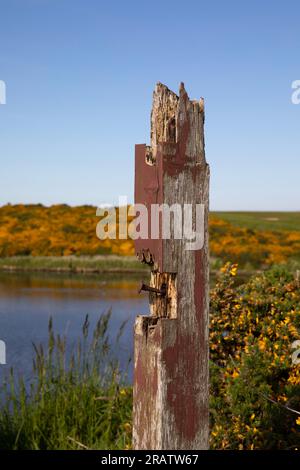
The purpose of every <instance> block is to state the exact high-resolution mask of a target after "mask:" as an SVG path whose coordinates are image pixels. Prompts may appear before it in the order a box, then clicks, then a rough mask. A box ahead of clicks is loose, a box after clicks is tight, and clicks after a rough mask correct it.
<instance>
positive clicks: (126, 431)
mask: <svg viewBox="0 0 300 470" xmlns="http://www.w3.org/2000/svg"><path fill="white" fill-rule="evenodd" d="M109 319H110V313H108V314H106V315H103V316H102V317H101V318H100V319H99V321H98V323H97V325H96V327H95V330H94V332H93V334H92V335H90V334H89V321H88V318H86V320H85V323H84V325H83V328H82V336H81V338H80V339H79V340H78V344H77V346H76V348H73V349H72V350H71V351H70V348H69V347H68V346H70V345H68V344H67V339H66V338H65V337H60V336H59V335H55V334H54V331H53V327H52V322H51V321H50V323H49V340H48V347H47V348H46V349H45V348H43V346H41V345H40V346H34V366H33V371H32V376H31V379H30V383H29V384H28V383H27V384H26V387H25V382H24V379H20V380H18V379H16V377H15V375H14V373H13V371H12V372H11V375H10V378H9V380H8V382H7V383H6V384H5V385H4V386H3V387H2V390H1V398H2V401H1V405H0V448H1V450H5V449H13V450H26V449H33V450H39V449H45V450H53V449H57V450H63V449H125V448H126V447H128V446H130V443H131V409H132V390H131V387H128V386H126V385H124V384H125V383H126V382H125V378H124V377H123V378H122V376H121V374H120V370H119V366H118V364H117V362H116V361H115V360H113V359H112V356H111V348H110V344H109V339H108V333H107V332H108V324H109ZM123 328H124V324H123V325H122V326H121V327H120V334H119V337H120V336H121V334H122V331H123ZM119 337H118V338H119ZM117 341H118V339H117Z"/></svg>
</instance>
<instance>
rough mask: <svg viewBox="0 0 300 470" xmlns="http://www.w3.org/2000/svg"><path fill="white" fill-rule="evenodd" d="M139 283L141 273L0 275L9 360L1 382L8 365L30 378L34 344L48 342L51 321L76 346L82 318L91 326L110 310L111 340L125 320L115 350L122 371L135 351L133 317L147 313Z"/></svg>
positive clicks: (1, 331) (0, 327)
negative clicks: (87, 316)
mask: <svg viewBox="0 0 300 470" xmlns="http://www.w3.org/2000/svg"><path fill="white" fill-rule="evenodd" d="M140 280H141V277H140V275H139V276H138V277H135V276H132V275H130V276H129V275H127V274H126V275H123V276H120V275H118V276H117V275H107V274H105V276H99V275H97V276H96V275H94V276H93V275H88V276H87V275H74V276H68V275H61V274H40V273H39V274H31V273H30V274H29V273H26V274H25V273H0V339H1V340H3V341H5V343H6V359H7V365H6V366H3V365H1V366H0V378H1V380H3V376H4V374H5V372H7V371H8V370H9V369H10V368H11V367H13V368H14V369H15V370H16V371H17V372H18V373H23V374H24V375H25V377H27V378H29V377H30V372H31V365H32V358H33V347H32V343H33V342H34V343H44V344H46V343H47V339H48V321H49V318H50V317H52V318H53V323H54V329H55V331H56V332H57V333H60V334H66V335H67V338H68V342H70V343H73V344H74V343H75V342H76V340H77V338H78V337H79V336H80V334H81V327H82V324H83V322H84V319H85V316H86V314H89V318H90V324H91V328H93V326H94V325H95V323H96V321H97V320H98V318H99V316H100V315H101V313H103V312H106V311H108V310H109V309H110V308H111V309H112V317H111V321H110V336H111V339H112V341H113V340H114V337H115V336H116V335H117V333H118V331H119V327H120V325H121V323H122V322H123V321H124V320H128V323H127V325H126V328H125V330H124V333H123V336H122V340H121V342H120V349H119V350H118V351H117V354H118V356H119V359H120V360H121V363H122V366H123V367H125V364H127V362H128V358H129V357H132V352H133V322H134V318H135V317H136V315H137V314H139V313H144V314H146V313H147V312H148V301H147V297H146V296H145V295H139V294H138V286H139V283H140ZM130 375H131V372H130Z"/></svg>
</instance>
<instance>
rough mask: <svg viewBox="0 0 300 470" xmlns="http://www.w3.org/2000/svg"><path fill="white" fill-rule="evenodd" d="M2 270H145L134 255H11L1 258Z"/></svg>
mask: <svg viewBox="0 0 300 470" xmlns="http://www.w3.org/2000/svg"><path fill="white" fill-rule="evenodd" d="M0 270H7V271H13V270H19V271H57V272H75V273H76V272H77V273H88V272H90V273H106V272H107V273H109V272H112V273H113V272H116V273H117V272H120V273H121V272H145V271H146V270H147V267H146V266H145V265H143V264H142V263H140V262H139V261H137V259H136V258H135V257H134V256H117V255H96V256H11V257H7V258H0Z"/></svg>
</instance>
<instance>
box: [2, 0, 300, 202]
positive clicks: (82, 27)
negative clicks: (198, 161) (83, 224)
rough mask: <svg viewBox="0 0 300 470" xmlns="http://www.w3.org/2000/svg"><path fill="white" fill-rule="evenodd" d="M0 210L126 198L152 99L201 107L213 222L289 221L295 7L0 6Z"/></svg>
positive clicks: (293, 191) (8, 1) (88, 1)
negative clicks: (241, 213)
mask: <svg viewBox="0 0 300 470" xmlns="http://www.w3.org/2000/svg"><path fill="white" fill-rule="evenodd" d="M0 17H1V28H0V80H4V81H5V82H6V85H7V104H6V105H1V106H0V163H1V167H0V168H1V170H0V204H5V203H7V202H11V203H17V202H23V203H38V202H41V203H44V204H47V205H48V204H52V203H62V202H64V203H69V204H71V205H75V204H83V203H88V204H95V205H98V204H101V203H106V202H108V203H115V202H117V200H118V196H119V195H128V198H129V200H132V197H133V174H134V145H135V143H144V142H146V143H148V142H149V119H150V118H149V116H150V109H151V100H152V91H153V88H154V86H155V83H156V82H157V81H161V82H163V83H165V84H166V85H167V86H169V88H171V89H173V90H174V91H177V90H178V86H179V83H180V81H184V83H185V85H186V89H187V91H188V93H189V95H190V97H191V98H199V97H200V96H203V97H204V98H205V101H206V155H207V160H208V162H209V163H210V165H211V173H212V176H211V208H212V209H213V210H300V185H299V181H298V178H299V175H300V140H299V123H300V105H298V106H297V105H293V104H292V102H291V94H292V89H291V84H292V82H293V81H294V80H297V79H300V58H299V41H300V34H299V18H300V3H299V2H298V1H296V0H295V1H285V2H282V1H276V0H265V1H264V2H262V1H258V0H253V1H251V2H250V1H248V2H241V1H233V0H232V1H231V0H227V1H226V2H225V1H221V0H219V1H213V0H210V1H201V0H200V1H192V0H186V1H185V2H182V1H181V2H179V1H177V0H172V1H169V0H167V1H163V0H161V1H157V0H154V1H143V0H139V1H130V0H128V1H126V2H125V1H111V2H104V1H102V0H0Z"/></svg>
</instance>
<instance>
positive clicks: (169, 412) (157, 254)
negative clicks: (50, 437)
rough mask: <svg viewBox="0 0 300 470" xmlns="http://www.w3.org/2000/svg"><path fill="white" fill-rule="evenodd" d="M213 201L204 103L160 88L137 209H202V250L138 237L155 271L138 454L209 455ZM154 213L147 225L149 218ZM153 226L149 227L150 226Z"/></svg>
mask: <svg viewBox="0 0 300 470" xmlns="http://www.w3.org/2000/svg"><path fill="white" fill-rule="evenodd" d="M208 201H209V166H208V165H207V163H206V160H205V152H204V103H203V100H202V99H201V100H200V101H191V100H190V99H189V98H188V95H187V93H186V91H185V89H184V85H183V84H181V85H180V90H179V96H177V95H176V94H175V93H173V92H172V91H170V90H169V89H168V88H167V87H166V86H164V85H162V84H161V83H158V84H157V86H156V89H155V91H154V94H153V107H152V114H151V146H150V147H147V146H146V145H137V146H136V153H135V203H136V204H145V205H146V206H147V208H148V212H149V214H150V206H151V204H162V203H165V204H168V205H169V206H170V205H172V204H175V203H177V204H180V205H181V206H182V205H183V204H193V205H196V204H203V205H204V209H205V210H204V245H203V247H202V248H201V249H199V250H194V251H188V250H186V248H185V242H184V240H181V239H178V240H177V239H163V238H159V239H151V238H150V236H149V238H148V239H146V240H145V239H138V240H136V241H135V249H136V254H137V256H138V257H139V259H140V260H141V261H142V262H146V263H148V264H149V265H150V266H151V279H150V286H151V287H154V288H156V289H159V290H161V288H162V285H163V286H164V292H165V295H164V296H162V295H160V294H158V293H157V292H155V290H154V291H152V292H149V303H150V315H149V316H142V315H140V316H138V317H137V319H136V322H135V333H134V355H135V358H134V395H133V401H134V403H133V448H134V449H162V450H164V449H166V450H176V449H195V450H198V449H207V448H208V435H209V417H208V395H209V394H208V311H209V260H208ZM150 217H151V216H150V215H149V222H151V220H150ZM149 226H150V225H149Z"/></svg>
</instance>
